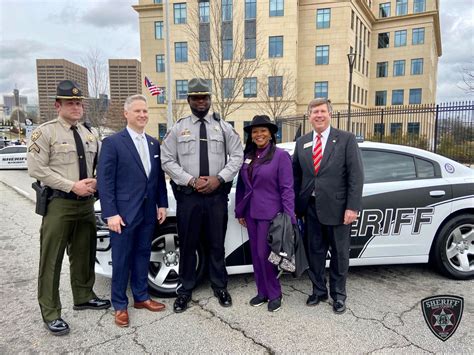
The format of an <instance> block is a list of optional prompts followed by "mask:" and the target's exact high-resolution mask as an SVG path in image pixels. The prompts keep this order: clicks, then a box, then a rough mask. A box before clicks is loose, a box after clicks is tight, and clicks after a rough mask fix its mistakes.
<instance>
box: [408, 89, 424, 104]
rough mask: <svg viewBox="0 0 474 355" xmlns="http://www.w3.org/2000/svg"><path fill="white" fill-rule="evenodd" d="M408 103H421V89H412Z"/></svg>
mask: <svg viewBox="0 0 474 355" xmlns="http://www.w3.org/2000/svg"><path fill="white" fill-rule="evenodd" d="M408 103H409V104H410V105H419V104H421V89H410V98H409V100H408Z"/></svg>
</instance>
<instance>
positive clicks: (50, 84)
mask: <svg viewBox="0 0 474 355" xmlns="http://www.w3.org/2000/svg"><path fill="white" fill-rule="evenodd" d="M36 74H37V80H38V103H39V110H40V122H45V121H49V120H51V119H53V118H55V117H56V110H55V108H54V97H55V96H56V87H57V86H58V83H59V82H60V81H61V80H74V81H75V82H77V83H78V84H79V86H80V87H81V90H82V94H83V95H84V96H85V97H89V88H88V80H87V69H86V68H84V67H82V66H80V65H77V64H75V63H72V62H70V61H67V60H65V59H37V60H36Z"/></svg>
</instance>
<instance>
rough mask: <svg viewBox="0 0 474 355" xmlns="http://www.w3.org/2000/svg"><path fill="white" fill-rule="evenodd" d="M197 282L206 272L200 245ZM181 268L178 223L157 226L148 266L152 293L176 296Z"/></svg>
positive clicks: (149, 285) (149, 284)
mask: <svg viewBox="0 0 474 355" xmlns="http://www.w3.org/2000/svg"><path fill="white" fill-rule="evenodd" d="M196 258H197V262H196V270H197V271H196V272H197V282H199V281H200V280H201V279H202V277H203V274H204V265H205V260H204V259H205V258H204V251H203V247H202V246H201V245H199V247H198V250H197V252H196ZM178 270H179V240H178V232H177V228H176V224H168V225H166V226H160V227H157V228H156V230H155V237H154V238H153V240H152V242H151V257H150V264H149V266H148V287H149V290H150V293H152V294H153V295H156V296H161V297H173V296H176V288H177V287H178V281H179V279H178Z"/></svg>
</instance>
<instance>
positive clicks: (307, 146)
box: [303, 142, 313, 149]
mask: <svg viewBox="0 0 474 355" xmlns="http://www.w3.org/2000/svg"><path fill="white" fill-rule="evenodd" d="M312 146H313V142H308V143H305V144H304V145H303V149H306V148H309V147H312Z"/></svg>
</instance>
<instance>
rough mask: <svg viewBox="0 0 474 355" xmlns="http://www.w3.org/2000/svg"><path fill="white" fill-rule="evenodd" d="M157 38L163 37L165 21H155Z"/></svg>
mask: <svg viewBox="0 0 474 355" xmlns="http://www.w3.org/2000/svg"><path fill="white" fill-rule="evenodd" d="M155 39H163V21H155Z"/></svg>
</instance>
